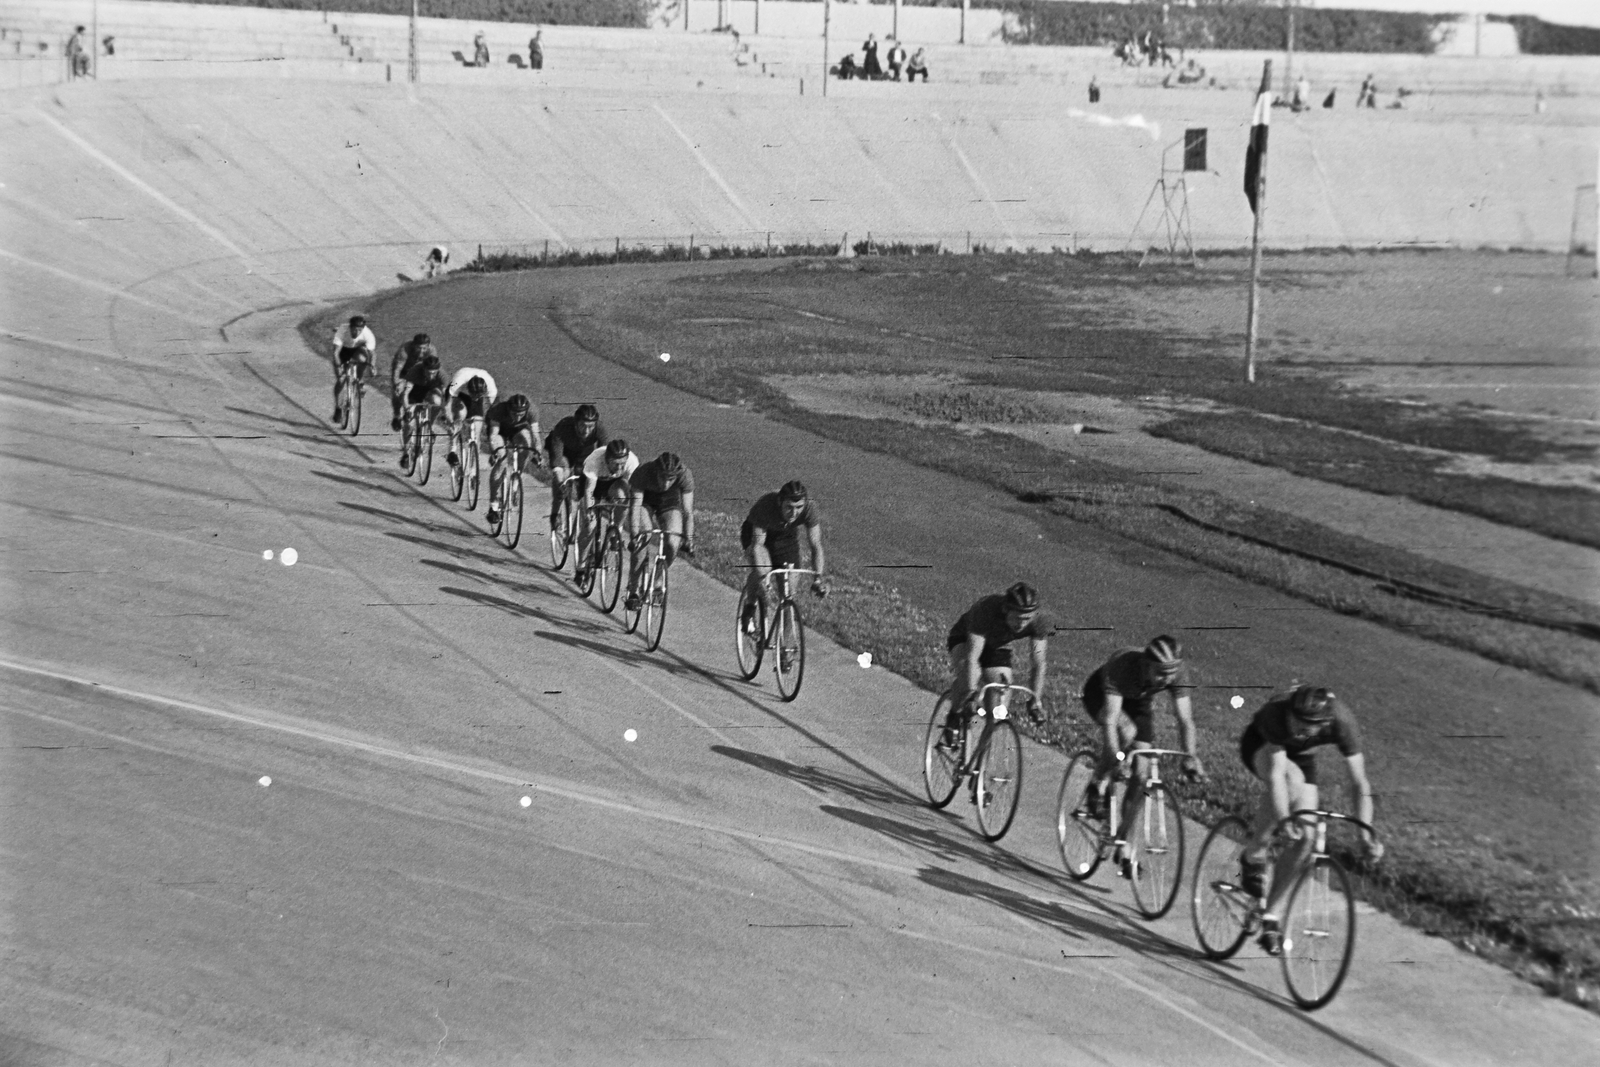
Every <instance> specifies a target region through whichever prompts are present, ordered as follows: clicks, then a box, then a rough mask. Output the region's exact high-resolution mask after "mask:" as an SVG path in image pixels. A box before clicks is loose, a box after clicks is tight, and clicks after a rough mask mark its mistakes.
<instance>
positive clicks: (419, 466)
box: [405, 403, 439, 485]
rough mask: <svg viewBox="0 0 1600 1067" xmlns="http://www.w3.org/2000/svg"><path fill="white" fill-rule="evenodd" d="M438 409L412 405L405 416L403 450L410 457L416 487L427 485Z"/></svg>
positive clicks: (431, 463) (431, 468)
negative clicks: (434, 421) (434, 423)
mask: <svg viewBox="0 0 1600 1067" xmlns="http://www.w3.org/2000/svg"><path fill="white" fill-rule="evenodd" d="M438 414H439V409H438V408H437V407H436V406H435V405H433V404H427V403H423V404H412V405H411V406H410V407H408V408H406V414H405V434H406V438H405V442H406V443H405V449H406V455H408V456H410V457H411V473H412V474H413V475H415V476H416V479H417V484H418V485H427V484H428V475H429V473H430V472H432V470H433V439H434V428H433V420H434V418H435V416H437V415H438Z"/></svg>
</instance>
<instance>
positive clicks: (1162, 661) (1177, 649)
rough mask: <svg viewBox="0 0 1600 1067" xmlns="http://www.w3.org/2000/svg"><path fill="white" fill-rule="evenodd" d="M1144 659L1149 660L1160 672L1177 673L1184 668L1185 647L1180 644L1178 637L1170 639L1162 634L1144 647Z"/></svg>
mask: <svg viewBox="0 0 1600 1067" xmlns="http://www.w3.org/2000/svg"><path fill="white" fill-rule="evenodd" d="M1144 658H1145V659H1147V660H1149V661H1150V662H1151V663H1152V664H1153V665H1154V666H1155V668H1156V669H1157V670H1159V671H1162V672H1172V671H1176V670H1177V669H1178V668H1179V667H1181V666H1183V646H1182V645H1180V644H1178V639H1177V638H1176V637H1168V636H1167V635H1166V634H1162V635H1161V636H1160V637H1158V638H1156V639H1155V640H1154V641H1151V642H1150V643H1149V644H1148V645H1145V646H1144Z"/></svg>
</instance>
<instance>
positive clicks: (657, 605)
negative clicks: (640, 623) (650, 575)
mask: <svg viewBox="0 0 1600 1067" xmlns="http://www.w3.org/2000/svg"><path fill="white" fill-rule="evenodd" d="M669 573H671V572H670V571H668V570H667V559H666V557H665V556H657V557H656V564H655V576H654V578H655V580H654V581H652V582H651V583H650V595H649V596H648V597H646V598H645V602H644V650H645V651H646V652H654V651H655V650H656V649H658V648H660V647H661V632H662V631H663V630H664V629H666V626H667V575H668V574H669Z"/></svg>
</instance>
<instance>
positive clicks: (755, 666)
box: [733, 589, 767, 682]
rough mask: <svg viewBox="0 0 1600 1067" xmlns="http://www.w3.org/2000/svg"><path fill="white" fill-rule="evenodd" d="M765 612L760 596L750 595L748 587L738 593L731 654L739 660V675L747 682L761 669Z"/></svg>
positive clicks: (765, 630)
mask: <svg viewBox="0 0 1600 1067" xmlns="http://www.w3.org/2000/svg"><path fill="white" fill-rule="evenodd" d="M746 613H748V618H747V617H746ZM766 614H767V613H766V610H765V608H764V607H763V605H762V603H761V598H760V597H752V596H751V595H750V590H749V589H745V590H744V591H743V592H741V593H740V594H739V603H738V605H737V606H736V607H735V608H734V609H733V654H734V657H735V658H736V659H737V660H738V661H739V677H740V678H742V679H744V680H745V681H747V682H748V681H749V680H750V679H752V678H754V677H755V676H756V674H757V673H758V672H759V671H760V670H761V654H762V652H763V651H764V646H763V644H762V640H763V638H764V636H765V635H766V632H767V620H766Z"/></svg>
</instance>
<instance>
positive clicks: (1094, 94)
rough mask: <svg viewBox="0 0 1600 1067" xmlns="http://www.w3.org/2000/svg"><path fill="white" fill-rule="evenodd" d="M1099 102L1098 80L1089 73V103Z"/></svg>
mask: <svg viewBox="0 0 1600 1067" xmlns="http://www.w3.org/2000/svg"><path fill="white" fill-rule="evenodd" d="M1099 102H1100V82H1099V81H1098V80H1097V79H1096V78H1095V76H1094V75H1093V74H1091V75H1089V103H1091V104H1098V103H1099Z"/></svg>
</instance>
